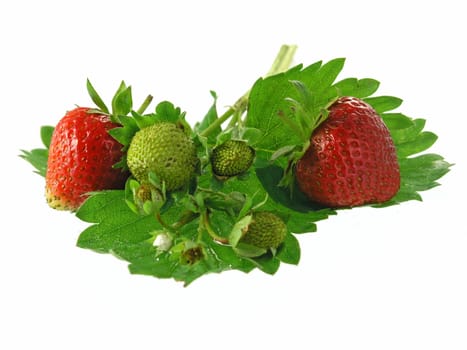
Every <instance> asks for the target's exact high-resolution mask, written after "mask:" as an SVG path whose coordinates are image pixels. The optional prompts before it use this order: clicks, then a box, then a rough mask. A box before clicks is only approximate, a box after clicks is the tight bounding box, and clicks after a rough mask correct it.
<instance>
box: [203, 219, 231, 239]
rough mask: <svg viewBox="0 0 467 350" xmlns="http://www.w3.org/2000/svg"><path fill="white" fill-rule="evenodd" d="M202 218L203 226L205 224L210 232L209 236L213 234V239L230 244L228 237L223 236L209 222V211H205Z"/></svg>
mask: <svg viewBox="0 0 467 350" xmlns="http://www.w3.org/2000/svg"><path fill="white" fill-rule="evenodd" d="M202 219H203V226H204V228H205V230H206V231H207V233H208V234H209V236H211V238H212V239H213V240H215V241H217V242H219V243H222V244H228V243H229V239H228V238H226V237H221V236H219V235H218V234H217V233H216V232H214V230H213V229H212V227H211V224H210V223H209V217H208V213H207V211H205V212H204V213H203V214H202Z"/></svg>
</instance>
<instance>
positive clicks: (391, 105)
mask: <svg viewBox="0 0 467 350" xmlns="http://www.w3.org/2000/svg"><path fill="white" fill-rule="evenodd" d="M364 101H365V102H366V103H368V104H370V105H371V106H372V107H373V108H374V109H375V111H376V113H378V114H381V113H384V112H388V111H391V110H393V109H396V108H397V107H399V106H400V105H401V104H402V100H401V99H400V98H397V97H394V96H378V97H367V98H365V99H364Z"/></svg>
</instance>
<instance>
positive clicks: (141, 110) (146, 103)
mask: <svg viewBox="0 0 467 350" xmlns="http://www.w3.org/2000/svg"><path fill="white" fill-rule="evenodd" d="M152 98H153V97H152V96H151V95H148V96H147V97H146V99H145V100H144V101H143V104H142V105H141V107H139V108H138V110H137V111H136V113H138V114H143V113H144V112H145V111H146V108H148V106H149V105H150V104H151V102H152Z"/></svg>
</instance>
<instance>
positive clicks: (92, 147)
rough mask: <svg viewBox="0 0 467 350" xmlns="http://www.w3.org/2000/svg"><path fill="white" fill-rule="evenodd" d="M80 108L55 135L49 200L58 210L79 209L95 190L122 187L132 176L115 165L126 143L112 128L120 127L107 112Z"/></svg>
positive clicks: (49, 169) (63, 121) (61, 123)
mask: <svg viewBox="0 0 467 350" xmlns="http://www.w3.org/2000/svg"><path fill="white" fill-rule="evenodd" d="M89 110H90V108H87V107H78V108H75V109H73V110H71V111H69V112H67V113H66V115H65V116H64V117H63V118H62V119H61V120H60V121H59V123H58V124H57V126H56V127H55V130H54V132H53V134H52V139H51V143H50V149H49V158H48V163H47V172H46V199H47V202H48V204H49V205H50V206H51V207H52V208H54V209H60V210H71V211H74V210H76V209H77V208H78V207H79V206H80V205H81V204H82V203H83V201H84V200H85V199H86V198H87V194H88V193H89V192H92V191H98V190H104V189H115V188H122V187H123V186H124V183H125V180H126V178H127V177H128V175H127V173H125V172H123V171H122V170H121V169H115V168H113V165H114V164H115V163H117V162H118V161H120V160H121V158H122V155H123V154H122V145H121V144H120V143H118V142H117V141H116V140H115V139H114V138H112V136H110V135H109V133H108V130H110V129H112V128H115V127H117V126H119V124H116V123H114V122H112V121H111V120H110V117H109V116H108V115H105V114H99V113H90V111H89Z"/></svg>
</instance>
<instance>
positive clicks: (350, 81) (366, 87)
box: [334, 78, 379, 98]
mask: <svg viewBox="0 0 467 350" xmlns="http://www.w3.org/2000/svg"><path fill="white" fill-rule="evenodd" d="M334 86H335V87H336V88H337V91H338V94H339V96H353V97H358V98H364V97H368V96H371V95H372V94H373V93H375V92H376V90H378V87H379V81H377V80H374V79H368V78H366V79H357V78H347V79H343V80H341V81H339V82H337V83H336V84H334Z"/></svg>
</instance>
